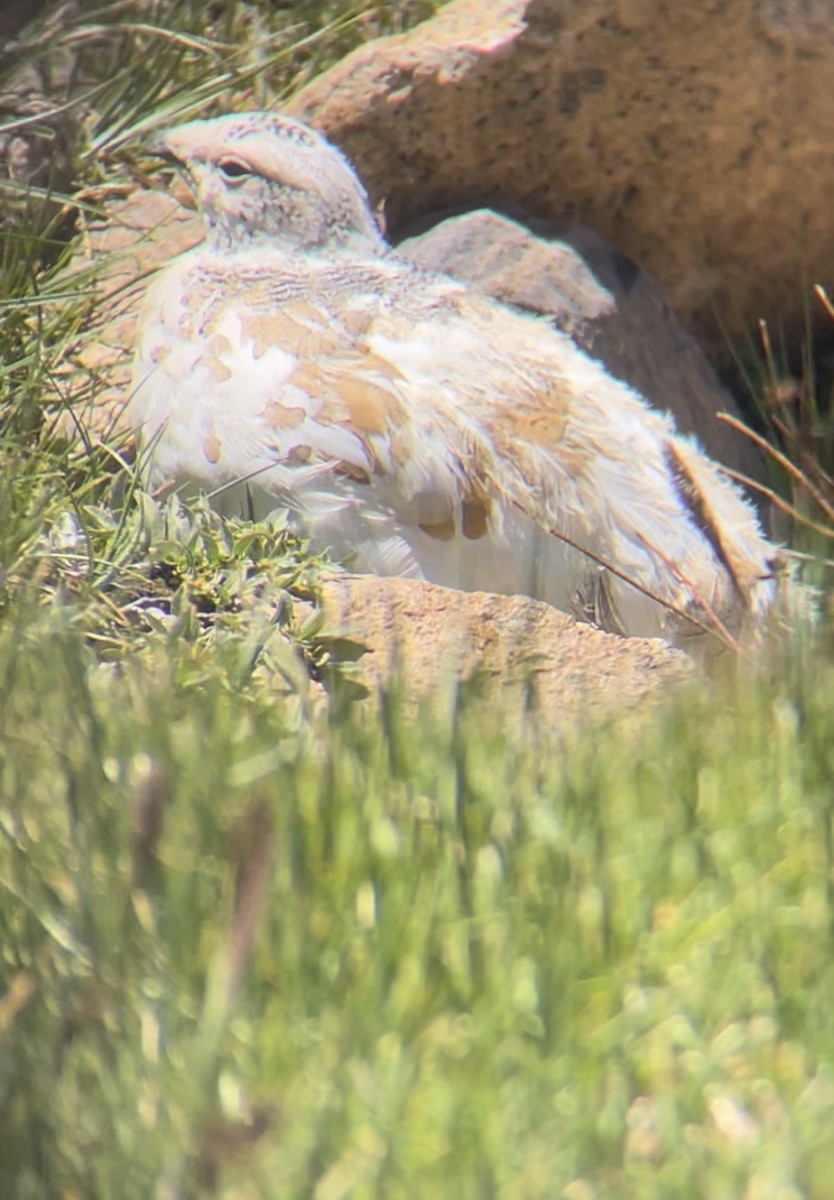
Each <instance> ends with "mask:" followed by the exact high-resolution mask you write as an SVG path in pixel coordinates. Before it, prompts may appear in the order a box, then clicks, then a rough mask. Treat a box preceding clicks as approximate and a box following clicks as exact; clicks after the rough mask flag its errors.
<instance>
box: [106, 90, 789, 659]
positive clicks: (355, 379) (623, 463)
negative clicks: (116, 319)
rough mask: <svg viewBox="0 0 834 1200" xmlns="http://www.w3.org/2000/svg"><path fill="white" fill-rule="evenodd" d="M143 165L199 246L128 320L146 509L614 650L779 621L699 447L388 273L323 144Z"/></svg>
mask: <svg viewBox="0 0 834 1200" xmlns="http://www.w3.org/2000/svg"><path fill="white" fill-rule="evenodd" d="M153 149H154V150H156V151H157V152H159V153H160V154H161V155H162V156H163V157H164V158H165V159H166V160H167V161H169V162H172V163H173V164H174V165H176V166H177V167H178V168H179V169H180V170H181V171H182V172H183V173H184V175H185V178H186V181H187V183H188V185H189V187H190V188H191V190H192V191H193V194H194V197H195V200H196V203H197V207H198V209H199V211H200V212H201V214H202V218H203V222H204V225H205V239H204V241H203V242H201V243H200V244H198V245H197V246H195V247H194V248H192V249H190V250H188V251H186V252H185V253H183V254H181V255H180V256H179V257H177V258H176V259H174V260H173V261H171V262H170V263H168V264H167V265H166V266H165V267H164V268H162V270H161V271H160V272H159V273H158V274H157V276H156V278H155V279H154V280H153V282H152V283H151V285H150V287H149V288H148V290H147V293H146V295H145V299H144V303H143V306H142V310H141V312H140V315H139V321H138V326H137V338H136V345H135V353H134V363H133V376H132V385H131V394H130V399H129V403H128V408H127V411H128V414H129V420H130V423H131V424H132V425H133V427H134V429H135V431H136V433H137V437H138V441H139V444H140V446H141V454H142V461H143V463H144V469H145V470H146V473H147V476H148V485H149V486H151V487H154V488H158V487H161V486H162V485H164V484H173V485H176V486H177V487H179V488H181V489H183V490H184V491H189V492H190V491H193V492H198V493H199V492H202V493H205V494H208V495H209V496H210V497H211V503H212V504H213V505H214V506H215V507H216V508H218V509H219V510H220V511H221V512H223V513H226V514H238V515H244V516H249V517H252V518H254V519H257V520H264V519H270V520H273V521H276V520H277V521H280V522H282V523H283V524H285V525H286V526H287V527H288V528H291V529H293V530H295V531H297V532H298V533H300V534H302V535H303V536H304V537H306V538H309V539H310V542H311V545H312V548H313V549H314V550H317V551H326V552H328V553H329V555H330V556H331V558H332V559H333V561H334V562H335V563H338V564H340V565H341V567H342V568H343V569H345V570H348V571H352V572H356V573H363V574H372V575H380V576H386V575H400V576H405V577H409V578H415V579H424V580H428V581H431V582H433V583H437V584H442V585H445V586H447V587H452V588H458V589H462V590H465V591H487V592H493V593H503V594H522V595H527V596H530V597H532V598H534V599H538V600H543V601H545V602H546V603H548V604H550V605H552V606H554V607H555V608H557V609H561V610H563V611H565V612H568V613H571V614H573V615H574V616H575V617H577V618H579V619H581V620H583V621H586V622H590V623H591V624H594V625H596V626H597V627H599V628H601V629H604V630H607V631H609V632H612V633H617V634H621V635H625V636H643V637H662V638H665V639H666V640H667V641H670V642H673V643H680V642H681V641H682V640H685V639H686V637H687V636H689V635H693V634H696V635H701V634H703V633H705V632H712V633H716V632H717V633H718V634H719V636H720V637H722V638H725V639H726V640H729V641H730V642H731V644H734V645H738V644H739V642H738V639H739V637H740V636H741V635H742V634H743V633H744V632H745V631H749V630H751V629H752V630H758V629H760V628H761V627H763V626H764V624H765V623H766V622H767V621H768V619H769V618H770V617H771V616H772V615H773V613H774V612H775V611H776V610H777V609H780V610H781V607H782V606H781V605H780V603H779V602H780V597H783V596H784V593H785V589H786V587H787V588H789V587H790V586H792V584H791V582H790V572H787V571H786V568H785V566H784V558H783V555H782V552H781V550H780V549H779V547H777V546H776V545H774V544H773V543H772V542H770V541H769V540H768V539H767V537H766V536H765V535H764V533H763V531H762V529H761V527H760V525H759V522H758V518H757V515H756V513H755V511H754V509H753V507H752V506H751V505H750V503H749V502H748V501H747V499H746V498H745V497H744V496H743V495H742V493H741V491H740V489H739V488H738V487H737V486H736V485H735V484H734V483H733V482H732V481H731V480H730V479H728V478H727V476H726V475H724V474H723V473H722V472H721V470H720V468H719V467H718V465H717V464H715V463H714V462H712V461H711V460H710V459H709V458H708V457H707V456H706V455H705V454H704V453H703V452H702V451H701V450H700V449H699V447H698V445H697V443H696V442H695V441H694V440H692V439H691V438H689V437H687V436H683V435H681V434H680V433H678V432H677V431H676V429H675V426H674V424H673V421H672V419H671V417H670V416H669V415H668V414H666V413H664V412H661V411H658V410H657V409H654V408H652V406H651V405H650V404H649V403H648V402H647V401H646V400H645V399H644V398H643V397H642V396H640V395H639V394H638V393H637V392H635V391H633V390H632V389H631V388H630V387H628V386H627V385H626V384H624V383H622V382H620V381H619V380H617V379H615V378H614V377H612V376H611V375H609V374H608V373H607V372H606V370H605V369H604V367H603V366H602V365H601V364H600V363H599V362H597V361H596V360H595V359H593V358H592V357H590V356H589V355H588V354H586V353H585V352H584V351H583V350H581V349H580V348H579V347H578V346H577V345H576V344H575V343H574V342H573V341H572V340H571V338H570V337H569V336H568V335H567V334H566V333H563V332H561V331H559V330H558V329H557V328H555V326H554V325H553V324H552V323H551V322H549V321H548V320H547V319H546V318H545V317H542V316H540V315H533V314H531V313H528V312H523V311H521V310H519V309H514V308H511V307H510V306H508V305H505V304H502V303H501V302H500V301H497V300H495V299H493V298H491V297H488V296H486V295H485V294H482V293H480V292H478V291H477V289H475V288H473V287H472V286H471V285H465V284H463V283H461V282H459V281H457V280H454V279H452V278H451V277H450V276H447V275H443V274H439V273H431V272H427V271H424V270H421V269H419V268H418V267H416V266H414V265H413V264H411V263H409V262H407V261H406V260H405V259H403V258H400V257H398V256H397V254H396V251H395V250H394V249H393V248H392V247H391V246H390V245H389V244H388V243H387V241H386V240H385V238H384V236H383V233H382V232H381V230H380V227H379V223H378V221H377V218H376V216H375V212H374V210H373V209H372V207H371V204H370V201H369V198H368V194H367V192H366V190H365V188H364V186H363V184H362V182H361V180H360V178H359V176H358V174H357V172H356V170H355V169H354V167H353V166H352V164H351V163H350V161H349V160H348V158H347V157H346V156H345V155H344V154H343V153H342V151H341V150H339V149H338V148H337V147H336V146H335V145H333V144H332V143H331V142H329V141H328V140H327V139H326V138H325V137H324V136H323V135H322V134H321V133H319V132H317V131H315V130H314V129H313V128H311V127H310V126H308V125H305V124H303V123H301V122H300V121H297V120H295V119H293V118H290V117H289V116H286V115H284V114H282V113H280V112H268V111H253V112H241V113H230V114H226V115H222V116H218V117H213V118H208V119H198V120H192V121H189V122H187V123H185V124H182V125H179V126H177V127H175V128H173V129H171V130H168V131H166V132H164V133H163V134H161V135H159V136H157V138H156V140H155V143H154V145H153ZM786 581H787V582H786Z"/></svg>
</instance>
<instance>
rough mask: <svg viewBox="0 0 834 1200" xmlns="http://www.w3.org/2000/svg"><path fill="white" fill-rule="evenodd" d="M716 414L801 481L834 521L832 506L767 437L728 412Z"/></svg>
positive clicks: (720, 419)
mask: <svg viewBox="0 0 834 1200" xmlns="http://www.w3.org/2000/svg"><path fill="white" fill-rule="evenodd" d="M716 416H717V417H718V420H719V421H723V422H724V423H725V425H730V426H731V427H732V428H733V429H737V430H738V432H739V433H743V434H744V435H745V437H749V438H750V440H751V441H752V442H755V443H756V445H757V446H760V447H761V448H762V450H764V451H765V452H766V453H767V454H769V455H770V456H771V458H773V459H775V461H776V462H778V463H779V465H780V466H781V467H784V468H785V470H786V471H787V472H788V474H789V475H792V476H793V478H794V479H795V480H796V481H797V483H801V484H802V486H803V487H804V488H806V489H807V492H808V495H809V496H810V497H811V499H812V500H814V501H815V502H816V503H817V504H818V505H819V507H820V508H821V509H822V511H823V512H824V513H825V515H826V516H827V517H828V519H829V520H830V521H832V522H834V508H832V506H831V505H830V504H829V503H828V501H827V500H826V499H825V497H824V496H823V495H822V494H821V493H820V492H819V490H818V489H817V488H816V487H814V485H813V483H812V482H811V480H810V479H809V478H808V476H807V475H806V474H805V472H804V471H801V470H800V469H799V467H797V466H795V465H794V464H793V463H792V462H791V460H790V459H789V458H788V457H787V456H786V455H784V454H782V452H781V451H780V450H777V449H776V447H775V446H772V445H771V444H770V442H769V441H768V440H767V438H764V437H762V435H761V434H760V433H756V432H754V430H752V429H751V428H750V427H749V426H748V425H745V424H744V422H743V421H739V420H738V418H737V417H731V416H730V414H729V413H721V412H720V413H716Z"/></svg>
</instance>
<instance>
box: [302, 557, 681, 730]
mask: <svg viewBox="0 0 834 1200" xmlns="http://www.w3.org/2000/svg"><path fill="white" fill-rule="evenodd" d="M322 600H323V605H324V625H323V630H322V636H323V637H325V638H327V637H328V636H330V637H331V638H335V639H337V647H338V642H339V641H342V640H346V641H347V642H348V643H350V644H353V645H354V646H356V647H364V648H365V653H361V654H359V656H358V657H356V660H355V662H354V664H353V666H352V667H351V678H352V680H353V681H354V682H355V683H357V684H359V685H360V686H361V687H362V688H363V689H366V690H367V691H368V692H369V693H371V694H372V695H375V694H377V693H378V692H379V691H380V690H384V689H389V690H390V689H392V688H393V689H395V690H397V689H400V690H402V692H403V693H404V694H405V695H406V698H407V700H408V702H409V703H410V704H416V703H418V702H420V701H427V700H429V699H431V698H432V697H438V696H443V695H444V694H445V695H448V694H449V692H450V690H451V689H453V688H454V687H455V686H456V685H459V684H465V683H467V682H474V683H475V685H476V686H477V688H478V691H479V694H480V695H481V696H483V697H485V698H486V699H488V700H489V699H491V700H493V701H495V703H496V704H497V703H500V704H501V712H502V713H504V714H505V715H506V717H507V719H508V721H510V722H519V721H521V720H523V719H525V717H526V716H527V715H529V714H530V712H531V710H532V711H535V712H538V713H539V714H541V715H542V717H543V718H544V719H545V720H546V721H547V723H548V724H551V725H554V726H558V727H567V726H572V725H574V724H576V723H577V722H585V721H588V720H590V719H594V718H598V717H606V716H610V715H613V714H616V713H622V712H624V711H630V710H633V709H635V708H637V707H639V706H641V705H642V704H644V703H647V702H649V701H651V700H653V699H656V698H657V697H659V696H660V695H662V694H663V693H665V692H666V691H668V690H669V689H670V688H671V687H673V686H680V685H681V684H684V683H686V682H687V681H689V680H691V679H692V678H693V672H694V665H693V663H692V661H691V660H690V659H689V658H688V656H687V655H686V654H683V653H682V652H681V651H679V650H674V649H672V648H671V647H670V646H669V645H667V643H665V642H663V641H661V640H660V639H656V638H622V637H617V636H616V635H614V634H609V633H602V632H600V631H599V630H597V629H593V628H592V627H591V626H590V625H583V624H582V623H581V622H578V621H575V620H574V619H573V617H570V616H568V615H567V614H565V613H562V612H558V611H557V610H556V609H554V608H551V607H550V606H549V605H547V604H543V603H541V602H540V601H538V600H531V599H529V598H528V597H526V596H495V595H491V594H488V593H486V592H458V591H455V590H453V589H451V588H444V587H440V586H438V585H437V584H433V583H425V582H422V581H420V580H414V579H377V578H375V577H371V576H365V575H337V576H332V577H330V578H327V579H325V580H324V581H323V583H322ZM336 657H339V653H338V648H337V653H336Z"/></svg>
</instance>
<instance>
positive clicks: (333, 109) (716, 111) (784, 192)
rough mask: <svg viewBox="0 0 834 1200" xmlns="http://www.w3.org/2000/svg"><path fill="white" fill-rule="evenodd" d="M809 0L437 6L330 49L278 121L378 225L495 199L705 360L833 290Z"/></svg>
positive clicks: (462, 1)
mask: <svg viewBox="0 0 834 1200" xmlns="http://www.w3.org/2000/svg"><path fill="white" fill-rule="evenodd" d="M832 78H834V6H832V5H831V4H830V2H829V0H803V2H800V0H699V2H698V3H693V4H685V3H674V4H673V3H669V4H658V3H656V2H655V0H453V3H451V4H448V5H446V6H445V7H443V8H441V9H440V10H439V11H438V13H437V14H436V16H435V17H434V18H432V19H430V20H429V21H427V22H424V23H423V24H422V25H419V26H417V27H416V28H415V29H414V30H412V31H411V32H409V33H407V34H404V35H400V36H395V37H390V38H387V39H382V40H379V41H376V42H374V43H372V44H369V45H367V46H365V47H363V48H360V49H359V50H357V51H355V52H354V53H352V54H351V55H349V56H348V57H347V58H346V59H345V60H343V61H342V62H341V63H339V64H337V65H336V66H335V67H334V68H332V69H331V70H330V71H328V72H326V73H325V74H324V75H322V76H320V77H319V78H318V79H316V80H314V81H313V82H312V83H310V84H309V85H308V86H307V87H306V88H304V89H303V90H302V91H301V92H300V93H299V94H298V95H297V96H296V97H295V99H294V100H293V102H292V103H291V104H290V106H289V110H290V111H291V112H292V113H293V114H294V115H296V116H298V117H300V118H302V119H304V120H308V121H310V122H311V123H313V124H315V125H316V126H317V127H318V128H319V129H321V130H323V131H324V132H325V133H326V134H327V135H328V136H330V137H331V138H332V139H333V140H334V141H335V142H336V143H337V144H338V145H340V146H342V148H343V149H344V150H345V151H346V152H347V154H348V155H349V156H350V157H351V158H352V159H353V160H354V162H355V163H356V164H357V166H358V168H359V171H360V174H361V175H362V177H363V179H364V180H365V182H366V184H367V185H368V186H369V188H370V191H371V193H372V195H373V197H374V198H375V199H376V200H377V201H380V202H383V201H384V212H385V216H386V220H387V223H388V226H389V229H391V230H393V231H395V232H396V231H397V230H399V229H401V228H402V227H403V226H404V225H406V224H407V223H408V222H409V221H411V220H413V219H414V218H415V217H418V216H420V215H422V214H424V213H426V212H428V211H430V210H432V209H440V208H444V207H447V206H461V205H463V206H466V207H476V206H480V205H482V204H484V203H487V204H489V203H491V202H494V201H495V200H496V199H499V200H500V201H501V202H502V203H510V202H511V203H515V204H518V205H521V206H522V207H523V208H525V209H527V210H529V211H530V212H533V213H536V214H537V215H539V216H544V217H549V218H553V219H558V220H562V221H579V222H581V223H582V224H584V225H586V226H589V227H590V228H591V229H593V230H595V231H596V232H597V233H599V234H601V235H602V236H603V237H604V238H606V240H607V241H609V242H610V243H611V244H612V245H615V246H617V247H618V248H620V249H621V250H623V251H624V252H625V253H626V254H628V255H629V256H630V257H631V258H633V259H634V260H635V261H637V262H639V263H640V264H641V265H642V266H644V267H646V268H647V269H648V270H649V271H651V272H652V274H653V275H654V276H655V277H656V278H657V279H658V280H659V281H660V282H661V284H662V285H663V287H664V288H665V289H666V291H667V294H668V296H669V299H670V302H671V304H672V306H673V308H674V309H675V311H676V312H677V314H678V315H679V316H680V317H681V318H682V319H683V320H684V322H685V324H686V325H687V327H688V328H689V330H690V332H693V333H694V334H695V335H696V336H698V337H699V340H700V341H701V344H702V345H703V346H705V348H707V349H708V350H709V352H710V356H711V357H712V358H713V359H714V360H715V358H716V356H717V355H718V356H720V355H723V356H725V357H726V356H727V345H726V340H725V334H724V332H723V330H722V329H721V328H720V327H719V325H718V324H717V322H716V319H715V314H716V313H717V314H718V315H719V316H720V319H721V323H722V324H723V327H724V329H725V330H726V331H727V332H728V333H729V334H730V335H731V336H732V337H745V336H747V335H749V334H750V333H751V332H752V333H755V330H756V322H757V320H758V318H759V317H765V318H767V319H769V320H773V321H775V320H776V319H777V318H778V319H779V320H780V321H783V322H784V324H785V327H786V329H787V332H788V335H789V336H792V335H794V334H801V333H802V332H803V330H804V326H805V321H806V317H805V301H806V298H807V296H808V285H809V283H813V282H820V283H822V284H827V283H830V282H831V281H832V278H833V277H834V222H832V220H831V217H830V208H831V195H832V192H834V158H832V155H831V146H832V143H834V88H832V86H831V80H832Z"/></svg>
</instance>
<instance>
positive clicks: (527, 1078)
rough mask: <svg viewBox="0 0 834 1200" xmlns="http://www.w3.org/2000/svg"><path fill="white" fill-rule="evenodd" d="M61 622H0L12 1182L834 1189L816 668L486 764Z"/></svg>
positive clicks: (522, 746) (469, 743)
mask: <svg viewBox="0 0 834 1200" xmlns="http://www.w3.org/2000/svg"><path fill="white" fill-rule="evenodd" d="M74 609H75V606H74V604H73V603H71V602H61V600H60V599H57V598H56V599H54V600H53V601H52V602H51V603H49V604H48V605H44V606H43V607H41V608H40V609H37V608H35V607H34V606H33V605H30V606H27V607H26V608H25V609H21V608H19V607H18V605H17V603H16V602H12V603H11V604H10V605H9V607H8V608H7V610H6V613H5V619H4V624H3V630H2V633H1V634H0V721H1V722H2V730H3V737H2V758H0V770H2V775H0V795H1V796H2V799H1V800H0V945H2V951H3V963H2V985H0V1195H3V1196H9V1197H12V1196H14V1197H16V1198H17V1197H19V1198H20V1200H28V1197H33V1198H35V1197H37V1198H40V1197H56V1198H57V1197H60V1198H62V1200H63V1198H67V1197H102V1198H103V1197H115V1196H119V1197H133V1196H136V1197H149V1196H159V1197H180V1196H196V1195H213V1194H217V1195H220V1196H224V1197H230V1198H231V1197H234V1198H235V1200H238V1198H240V1197H247V1198H248V1197H270V1198H272V1197H307V1196H315V1197H316V1198H317V1200H338V1198H339V1197H346V1196H352V1197H353V1196H355V1197H403V1198H405V1197H409V1198H410V1197H422V1196H425V1197H441V1198H442V1197H472V1198H473V1200H475V1198H477V1200H481V1198H482V1197H485V1196H502V1197H503V1196H507V1197H520V1198H521V1197H523V1198H527V1197H530V1198H533V1197H542V1198H544V1197H554V1196H565V1197H567V1198H569V1200H585V1198H586V1197H587V1198H590V1197H599V1198H603V1197H606V1198H607V1197H610V1198H611V1200H614V1198H615V1197H616V1198H621V1197H624V1196H639V1197H658V1198H660V1197H689V1196H692V1197H699V1196H709V1197H710V1198H711V1200H715V1198H722V1197H727V1198H728V1200H730V1198H733V1200H736V1198H738V1197H750V1198H751V1200H753V1198H760V1197H761V1198H765V1197H768V1198H770V1197H772V1198H773V1200H776V1198H779V1200H787V1198H789V1197H805V1196H807V1197H812V1198H813V1200H826V1198H827V1197H829V1196H831V1195H832V1183H831V1181H832V1179H833V1178H834V1140H832V1137H831V1131H832V1128H833V1127H834V1010H833V1009H832V1004H831V997H832V989H834V959H833V958H832V945H833V944H834V873H832V872H833V870H834V852H832V808H834V795H832V779H834V769H833V768H834V761H833V760H834V709H833V708H832V704H831V699H830V698H831V695H832V686H834V670H832V667H831V664H830V663H827V664H826V665H824V666H821V665H819V664H818V666H817V669H816V671H815V674H814V677H813V678H808V677H805V678H803V677H802V672H800V671H796V672H795V673H792V672H790V671H789V672H787V673H786V675H785V677H784V678H783V679H782V681H781V682H780V683H779V684H778V685H773V686H772V687H771V688H769V689H762V688H749V689H745V688H741V689H738V690H736V691H734V692H733V694H732V695H731V694H729V693H719V694H713V695H710V696H705V695H703V694H702V695H701V696H700V697H696V696H689V697H687V698H681V699H680V700H679V701H678V702H677V703H672V704H670V705H668V706H667V707H666V709H665V711H662V712H657V713H656V714H654V715H653V717H652V718H651V719H649V720H645V721H640V722H637V723H635V722H633V721H632V722H631V723H630V724H622V723H620V724H611V725H608V726H605V727H603V728H601V729H598V730H597V731H596V732H595V733H594V734H593V736H589V737H587V738H586V739H579V740H573V739H571V740H564V739H562V740H560V739H559V738H558V737H557V736H556V735H555V734H553V733H552V732H551V733H548V732H546V731H545V730H543V729H542V728H540V727H537V726H536V725H535V724H534V723H532V722H531V725H530V727H529V728H528V730H527V731H526V734H525V735H524V736H523V737H522V738H521V739H518V738H516V739H515V740H514V741H513V742H508V741H507V740H506V739H505V738H504V736H503V734H502V729H501V726H500V722H499V721H498V720H497V719H491V717H490V714H488V713H485V712H484V711H483V709H482V707H481V706H479V704H478V702H477V699H473V700H470V701H468V702H467V700H466V699H465V698H460V701H459V703H458V704H457V706H456V708H455V712H454V716H453V719H452V720H451V721H450V722H449V721H444V722H443V723H440V722H438V721H436V720H434V719H433V718H432V717H431V715H430V714H426V715H425V716H424V717H423V719H422V720H421V721H416V722H415V721H413V720H412V721H406V720H405V719H404V718H403V717H402V715H401V714H400V713H399V712H398V707H397V703H396V700H395V699H394V698H391V699H390V700H389V701H388V702H387V704H386V706H385V709H384V712H383V719H382V720H381V721H380V722H379V723H373V724H371V723H363V722H362V720H361V718H356V717H353V718H351V717H345V716H340V717H338V718H336V719H333V720H330V721H328V720H327V719H326V718H323V717H320V718H319V719H318V720H317V719H316V718H315V717H313V718H311V719H309V720H303V721H300V720H299V719H298V706H297V704H296V703H295V702H294V700H290V699H288V698H287V697H286V696H284V698H281V697H280V696H279V697H276V694H275V691H274V690H273V689H272V688H270V686H269V684H268V682H266V681H262V682H259V681H258V680H257V677H256V676H255V675H251V676H250V677H249V681H248V682H238V684H237V685H236V686H231V685H230V679H232V678H233V677H234V671H235V669H236V663H237V658H238V655H237V654H236V652H237V651H239V650H240V645H239V644H238V643H236V640H235V638H234V637H229V638H228V639H227V640H226V641H224V642H222V643H220V644H217V643H216V644H215V645H214V646H213V647H212V648H211V653H210V655H201V653H200V650H199V640H200V639H199V638H197V639H196V641H195V640H194V638H192V637H190V636H188V634H187V633H185V632H182V628H183V627H181V631H180V632H179V633H176V634H174V635H172V632H171V630H170V629H169V630H167V631H166V630H165V629H159V630H157V631H154V632H151V633H148V634H146V635H145V637H144V644H143V645H142V646H141V648H140V649H139V650H137V651H136V652H131V651H130V650H127V651H126V652H125V653H123V654H121V655H120V656H119V658H118V661H117V662H114V663H107V662H103V661H102V657H101V655H100V653H99V652H98V650H97V646H96V643H95V642H91V641H90V640H89V639H87V638H85V637H84V636H83V635H82V634H81V633H80V632H79V630H78V629H77V628H75V627H74ZM302 690H303V689H302Z"/></svg>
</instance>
